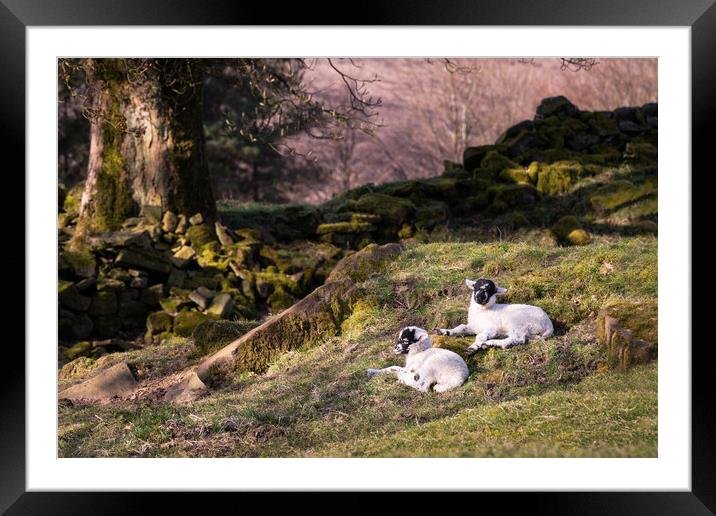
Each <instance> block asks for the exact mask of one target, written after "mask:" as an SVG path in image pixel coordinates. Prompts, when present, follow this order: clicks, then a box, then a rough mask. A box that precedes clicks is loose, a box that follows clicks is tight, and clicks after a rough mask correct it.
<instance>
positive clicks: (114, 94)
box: [80, 59, 216, 231]
mask: <svg viewBox="0 0 716 516" xmlns="http://www.w3.org/2000/svg"><path fill="white" fill-rule="evenodd" d="M200 66H201V65H200V64H197V63H195V62H192V61H191V60H188V59H163V60H156V61H152V62H145V60H131V59H93V60H87V62H86V63H85V73H86V74H87V79H88V84H89V85H90V86H91V91H92V92H93V93H92V109H91V112H90V114H91V116H90V119H91V122H92V123H91V133H90V134H91V137H90V156H89V167H88V173H87V181H86V183H85V189H84V192H83V194H82V202H81V205H80V222H81V223H83V226H84V228H86V229H87V230H89V231H95V230H99V231H103V230H109V229H115V228H117V227H119V226H120V225H121V223H122V221H124V220H125V219H126V218H128V217H131V216H134V215H137V214H138V213H139V212H140V210H141V208H142V207H143V206H146V205H149V206H160V207H161V209H162V211H173V212H174V213H176V214H184V215H187V216H191V215H193V214H195V213H201V214H202V215H204V217H205V218H207V219H208V220H215V219H216V204H215V201H214V194H213V191H212V188H211V180H210V176H209V170H208V167H207V162H206V152H205V140H204V132H203V126H202V77H201V75H202V74H201V68H200Z"/></svg>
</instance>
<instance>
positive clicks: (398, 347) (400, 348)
mask: <svg viewBox="0 0 716 516" xmlns="http://www.w3.org/2000/svg"><path fill="white" fill-rule="evenodd" d="M427 334H428V332H426V331H425V330H424V329H422V328H418V327H417V326H406V327H405V328H403V329H402V330H400V332H399V333H398V341H397V342H396V343H395V346H393V352H394V353H395V354H396V355H405V354H406V353H408V351H409V350H410V346H412V345H413V344H415V343H416V342H418V341H419V340H420V339H421V338H422V337H424V336H425V335H427Z"/></svg>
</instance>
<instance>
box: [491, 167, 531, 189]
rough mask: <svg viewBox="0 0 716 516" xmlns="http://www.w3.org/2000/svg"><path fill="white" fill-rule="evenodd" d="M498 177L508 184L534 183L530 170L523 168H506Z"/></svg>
mask: <svg viewBox="0 0 716 516" xmlns="http://www.w3.org/2000/svg"><path fill="white" fill-rule="evenodd" d="M497 177H499V178H500V179H501V180H502V181H504V182H506V183H517V184H523V185H527V184H530V183H531V182H532V181H531V179H530V175H529V173H528V170H527V169H525V168H523V167H518V168H506V169H504V170H502V172H500V173H499V174H498V176H497Z"/></svg>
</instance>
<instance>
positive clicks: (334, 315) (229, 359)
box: [197, 279, 358, 385]
mask: <svg viewBox="0 0 716 516" xmlns="http://www.w3.org/2000/svg"><path fill="white" fill-rule="evenodd" d="M357 298H358V290H357V289H356V287H355V286H354V285H353V282H352V281H351V280H350V279H344V280H341V281H336V282H331V283H327V284H325V285H323V286H322V287H319V288H318V289H316V290H315V291H314V292H312V293H311V294H310V295H308V296H307V297H305V298H304V299H302V300H301V301H299V302H298V303H296V304H295V305H293V306H292V307H291V308H289V309H287V310H284V311H283V312H281V313H280V314H279V315H277V316H275V317H273V318H271V319H269V320H268V321H266V322H265V323H264V324H262V325H261V326H259V327H257V328H255V329H253V330H251V331H250V332H248V333H247V334H245V335H244V336H243V337H241V338H240V339H238V340H237V341H234V342H233V343H231V344H229V345H228V346H226V347H224V348H223V349H221V350H220V351H218V352H217V353H215V354H213V355H212V356H210V357H209V358H207V359H206V360H204V362H202V363H201V364H199V367H198V368H197V374H198V375H199V378H201V380H202V381H203V382H205V383H206V384H207V385H212V384H216V383H221V382H223V381H226V380H227V379H229V378H231V377H232V376H233V375H234V374H236V373H237V372H241V371H256V372H261V371H264V370H265V369H266V368H267V367H268V365H269V364H270V363H271V361H272V360H274V359H275V358H276V357H278V356H279V355H280V354H282V353H285V352H286V351H289V350H291V349H299V348H307V347H312V346H315V345H316V344H319V343H320V342H323V341H324V340H326V339H327V338H329V337H331V336H334V335H336V334H337V333H340V332H341V323H342V322H343V321H344V320H345V319H346V318H347V317H348V316H349V315H350V313H351V310H352V306H353V304H354V303H355V301H356V299H357Z"/></svg>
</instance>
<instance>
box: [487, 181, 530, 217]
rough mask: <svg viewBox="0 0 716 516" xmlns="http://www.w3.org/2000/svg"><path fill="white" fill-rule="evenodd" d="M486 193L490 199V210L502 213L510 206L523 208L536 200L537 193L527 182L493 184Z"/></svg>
mask: <svg viewBox="0 0 716 516" xmlns="http://www.w3.org/2000/svg"><path fill="white" fill-rule="evenodd" d="M488 194H489V196H490V198H491V199H492V205H491V206H490V211H491V212H492V213H502V212H504V211H505V210H507V209H510V208H525V207H527V206H530V205H532V204H534V203H535V202H537V199H538V198H539V193H538V192H537V190H536V189H535V187H534V186H532V185H529V184H513V185H501V184H497V185H493V186H491V187H490V188H489V190H488Z"/></svg>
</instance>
